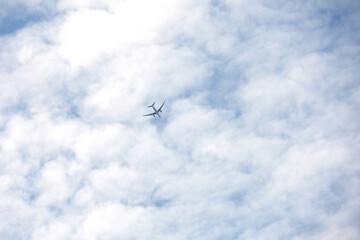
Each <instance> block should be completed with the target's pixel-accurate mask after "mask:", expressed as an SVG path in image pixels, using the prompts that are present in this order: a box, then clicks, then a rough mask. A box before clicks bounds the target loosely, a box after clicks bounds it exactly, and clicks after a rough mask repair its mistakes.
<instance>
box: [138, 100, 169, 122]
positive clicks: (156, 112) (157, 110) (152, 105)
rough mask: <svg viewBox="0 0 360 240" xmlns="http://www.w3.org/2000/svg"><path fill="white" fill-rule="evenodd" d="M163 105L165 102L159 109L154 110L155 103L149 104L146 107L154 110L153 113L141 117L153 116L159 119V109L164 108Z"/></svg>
mask: <svg viewBox="0 0 360 240" xmlns="http://www.w3.org/2000/svg"><path fill="white" fill-rule="evenodd" d="M164 104H165V101H164V102H163V104H162V105H161V107H160V108H159V109H156V108H155V107H154V105H155V102H154V103H153V104H151V105H150V106H148V107H152V108H153V109H154V112H153V113H149V114H146V115H143V116H144V117H145V116H151V115H152V116H153V117H155V115H157V116H158V117H159V118H161V116H160V113H161V112H162V111H161V108H162V107H163V106H164Z"/></svg>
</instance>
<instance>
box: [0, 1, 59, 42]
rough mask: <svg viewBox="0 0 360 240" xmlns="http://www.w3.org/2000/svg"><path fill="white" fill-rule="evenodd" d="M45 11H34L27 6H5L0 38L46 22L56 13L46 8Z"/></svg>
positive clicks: (0, 22)
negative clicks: (34, 24)
mask: <svg viewBox="0 0 360 240" xmlns="http://www.w3.org/2000/svg"><path fill="white" fill-rule="evenodd" d="M45 9H46V10H45V11H39V10H32V9H31V8H30V7H27V6H25V5H20V4H16V5H15V6H3V9H2V10H3V11H2V13H6V14H1V15H0V36H1V35H7V34H11V33H14V32H16V31H18V30H20V29H22V28H24V27H26V26H28V25H30V24H33V23H36V22H40V21H45V20H48V19H49V18H51V17H53V16H54V14H55V13H54V11H52V10H51V8H49V7H46V8H45Z"/></svg>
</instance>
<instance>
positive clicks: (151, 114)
mask: <svg viewBox="0 0 360 240" xmlns="http://www.w3.org/2000/svg"><path fill="white" fill-rule="evenodd" d="M154 115H155V113H149V114H146V115H143V116H144V117H146V116H154Z"/></svg>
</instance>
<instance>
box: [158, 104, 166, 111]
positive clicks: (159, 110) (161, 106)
mask: <svg viewBox="0 0 360 240" xmlns="http://www.w3.org/2000/svg"><path fill="white" fill-rule="evenodd" d="M164 104H165V101H164V102H163V104H162V105H161V107H160V108H159V110H158V111H160V112H161V108H162V107H163V106H164Z"/></svg>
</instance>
